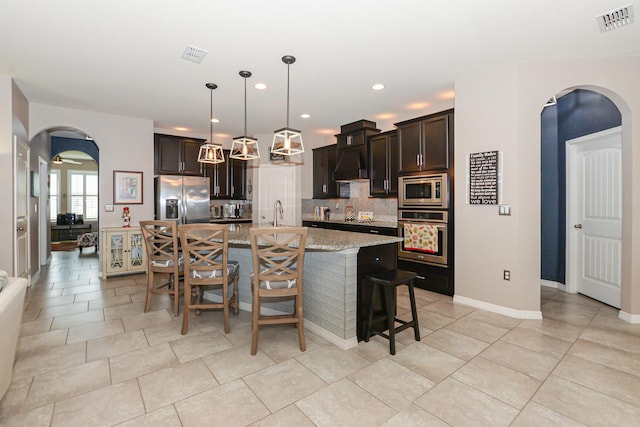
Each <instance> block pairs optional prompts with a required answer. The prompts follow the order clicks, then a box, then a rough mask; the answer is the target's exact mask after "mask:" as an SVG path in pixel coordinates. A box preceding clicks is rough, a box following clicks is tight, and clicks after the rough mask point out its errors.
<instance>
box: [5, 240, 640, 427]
mask: <svg viewBox="0 0 640 427" xmlns="http://www.w3.org/2000/svg"><path fill="white" fill-rule="evenodd" d="M52 257H53V260H52V263H51V266H50V268H48V269H46V270H45V271H43V274H42V277H41V280H40V282H39V283H37V284H36V285H34V286H33V288H32V289H31V290H30V291H29V292H28V296H27V302H26V306H25V311H24V319H23V325H22V330H21V338H20V341H19V344H18V354H17V360H16V363H15V371H14V379H13V383H12V384H11V388H10V389H9V391H8V392H7V394H6V395H5V397H4V398H3V400H2V401H1V402H0V425H3V426H31V427H34V426H97V425H105V426H106V425H119V426H146V425H148V426H181V425H182V426H198V425H202V426H212V425H221V426H222V425H224V426H235V425H238V426H245V425H253V426H305V425H309V426H312V425H319V426H336V425H345V426H360V425H361V426H377V425H384V426H403V427H406V426H414V425H415V426H446V425H456V426H469V425H473V426H478V425H493V426H503V425H504V426H507V425H513V426H540V425H545V426H546V425H562V426H574V425H576V426H578V425H598V426H603V425H612V426H630V425H640V421H639V420H640V325H631V324H628V323H625V322H622V321H620V320H619V319H618V318H617V311H616V310H614V309H612V308H610V307H607V306H605V305H602V304H600V303H598V302H595V301H593V300H590V299H588V298H585V297H583V296H579V295H570V294H565V293H563V292H560V291H557V290H554V289H549V288H543V289H542V299H543V302H542V311H543V315H544V318H545V319H544V320H542V321H534V320H524V321H523V320H517V319H512V318H508V317H504V316H500V315H497V314H494V313H490V312H486V311H482V310H477V309H474V308H471V307H467V306H464V305H459V304H453V303H452V299H451V298H449V297H445V296H442V295H438V294H434V293H430V292H426V291H421V290H419V291H418V305H419V316H420V327H421V329H420V332H421V335H422V340H421V341H420V342H415V341H413V331H412V330H407V331H405V332H403V333H402V334H401V336H400V337H399V343H398V345H397V346H398V350H397V354H396V355H395V356H390V355H389V354H388V344H387V342H386V341H385V340H383V339H382V338H380V337H375V338H373V339H372V340H371V341H370V342H369V343H361V344H360V345H358V347H357V348H354V349H351V350H348V351H343V350H340V349H338V348H336V347H335V346H333V345H332V344H329V343H327V342H326V341H325V340H324V339H322V338H320V337H318V336H316V335H314V334H312V333H311V332H307V334H306V335H307V351H306V352H304V353H301V352H300V351H299V349H298V344H297V335H296V331H295V329H294V328H291V327H288V326H279V327H265V328H263V329H262V331H261V334H260V343H259V351H258V354H257V355H256V356H254V357H252V356H250V355H249V344H250V316H249V313H247V312H241V313H240V315H239V316H237V317H232V323H231V333H230V334H229V335H225V334H224V332H223V330H222V329H223V327H222V319H221V316H220V314H219V313H206V314H203V315H202V316H200V317H198V318H196V317H195V316H192V321H191V326H190V330H189V333H188V334H187V335H185V336H183V335H181V334H180V325H181V318H173V317H172V316H171V314H170V313H169V311H168V310H169V309H170V300H169V299H168V298H159V297H156V298H155V299H154V302H153V308H152V311H150V312H149V313H146V314H145V313H143V306H144V298H145V276H144V275H133V276H123V277H120V278H110V279H109V280H106V281H103V280H101V279H100V278H99V275H98V271H99V265H98V260H97V256H96V255H95V252H92V251H91V250H87V251H85V253H84V254H79V253H78V252H77V251H75V252H54V253H53V254H52ZM407 310H408V299H407V298H406V295H403V296H402V298H401V300H400V301H399V311H400V312H403V311H407Z"/></svg>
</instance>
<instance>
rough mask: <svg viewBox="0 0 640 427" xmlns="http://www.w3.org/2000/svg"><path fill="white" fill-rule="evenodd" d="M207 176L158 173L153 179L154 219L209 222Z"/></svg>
mask: <svg viewBox="0 0 640 427" xmlns="http://www.w3.org/2000/svg"><path fill="white" fill-rule="evenodd" d="M209 188H210V187H209V178H208V177H206V178H205V177H201V176H181V175H160V176H158V177H156V179H155V196H156V219H160V220H164V221H166V220H176V221H178V223H180V224H188V223H194V222H209V218H210V216H211V214H210V211H209Z"/></svg>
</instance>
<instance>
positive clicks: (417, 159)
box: [396, 110, 453, 174]
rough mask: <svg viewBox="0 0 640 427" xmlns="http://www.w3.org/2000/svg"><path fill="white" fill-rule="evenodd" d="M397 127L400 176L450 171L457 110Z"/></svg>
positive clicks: (407, 122)
mask: <svg viewBox="0 0 640 427" xmlns="http://www.w3.org/2000/svg"><path fill="white" fill-rule="evenodd" d="M396 126H397V127H398V150H399V171H398V173H399V174H409V173H413V172H420V171H438V170H446V169H448V168H449V149H450V147H451V142H452V141H453V110H447V111H443V112H441V113H437V114H432V115H429V116H425V117H419V118H417V119H412V120H408V121H406V122H401V123H396Z"/></svg>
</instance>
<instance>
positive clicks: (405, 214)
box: [398, 209, 449, 268]
mask: <svg viewBox="0 0 640 427" xmlns="http://www.w3.org/2000/svg"><path fill="white" fill-rule="evenodd" d="M447 228H448V212H447V211H436V210H418V209H413V210H407V209H401V210H399V211H398V236H399V237H402V241H401V242H398V259H399V260H405V261H412V262H419V263H424V264H429V265H434V266H438V267H445V268H446V267H448V262H447V254H448V249H449V248H448V235H449V233H448V230H447Z"/></svg>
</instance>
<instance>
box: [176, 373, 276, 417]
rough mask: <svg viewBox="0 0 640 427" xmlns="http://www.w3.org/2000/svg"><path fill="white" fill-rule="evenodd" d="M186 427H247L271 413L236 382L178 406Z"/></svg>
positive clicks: (245, 387) (180, 403)
mask: <svg viewBox="0 0 640 427" xmlns="http://www.w3.org/2000/svg"><path fill="white" fill-rule="evenodd" d="M175 407H176V410H177V412H178V415H179V417H180V420H181V421H182V424H183V425H184V426H185V427H190V426H214V425H220V421H221V420H224V425H225V427H226V426H229V427H232V426H246V425H248V424H250V423H252V422H254V421H257V420H259V419H261V418H264V417H266V416H267V415H269V411H268V410H267V408H265V406H264V405H263V403H262V402H260V400H259V399H258V398H257V397H256V395H255V394H254V393H253V392H252V391H251V389H250V388H249V387H247V385H246V384H245V383H244V382H242V380H236V381H233V382H230V383H227V384H224V385H221V386H219V387H216V388H214V389H211V390H208V391H205V392H203V393H200V394H198V395H196V396H194V397H191V398H189V399H185V400H183V401H181V402H178V403H176V404H175Z"/></svg>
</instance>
